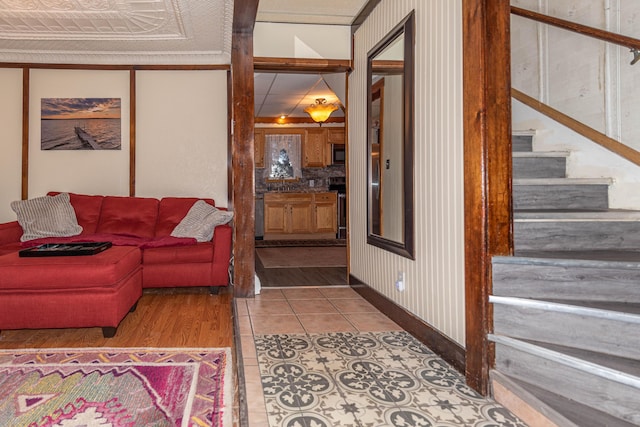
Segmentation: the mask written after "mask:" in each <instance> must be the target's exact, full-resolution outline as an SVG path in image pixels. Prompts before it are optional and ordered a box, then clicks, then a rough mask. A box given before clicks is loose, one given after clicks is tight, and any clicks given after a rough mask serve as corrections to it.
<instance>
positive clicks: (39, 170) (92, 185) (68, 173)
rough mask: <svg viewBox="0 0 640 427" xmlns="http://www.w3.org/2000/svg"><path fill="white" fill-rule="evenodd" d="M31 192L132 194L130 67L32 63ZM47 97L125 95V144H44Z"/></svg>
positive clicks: (110, 96) (30, 110)
mask: <svg viewBox="0 0 640 427" xmlns="http://www.w3.org/2000/svg"><path fill="white" fill-rule="evenodd" d="M30 75H31V77H30V79H31V80H30V93H29V197H30V198H32V197H38V196H43V195H45V194H46V193H47V192H48V191H51V190H55V191H69V192H76V193H89V194H113V195H127V194H129V104H130V102H129V72H128V71H102V70H45V69H32V70H31V74H30ZM42 98H121V138H122V149H121V150H41V149H40V109H41V99H42Z"/></svg>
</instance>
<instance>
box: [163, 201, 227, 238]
mask: <svg viewBox="0 0 640 427" xmlns="http://www.w3.org/2000/svg"><path fill="white" fill-rule="evenodd" d="M198 200H204V201H205V202H207V203H208V204H210V205H211V206H215V203H214V201H213V199H198V198H194V197H164V198H163V199H162V200H160V207H159V209H158V221H157V223H156V237H163V236H169V235H171V232H172V231H173V229H174V228H176V225H178V224H179V223H180V221H182V219H183V218H184V217H185V216H186V215H187V212H189V209H191V206H193V204H194V203H195V202H197V201H198Z"/></svg>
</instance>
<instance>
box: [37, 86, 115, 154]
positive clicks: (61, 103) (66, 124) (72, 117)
mask: <svg viewBox="0 0 640 427" xmlns="http://www.w3.org/2000/svg"><path fill="white" fill-rule="evenodd" d="M120 123H121V99H120V98H41V108H40V125H41V127H40V130H41V132H40V149H41V150H120V149H121V148H122V136H121V125H120Z"/></svg>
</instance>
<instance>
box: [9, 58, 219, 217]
mask: <svg viewBox="0 0 640 427" xmlns="http://www.w3.org/2000/svg"><path fill="white" fill-rule="evenodd" d="M136 75H137V94H136V102H137V112H136V113H137V123H136V137H137V139H136V177H135V178H136V195H137V196H148V197H161V196H201V197H212V198H214V199H215V200H216V203H217V204H218V205H220V206H228V200H227V176H228V175H227V170H228V166H227V159H228V145H227V144H228V143H227V141H228V136H227V117H228V115H227V114H228V113H227V72H226V71H148V72H147V71H144V72H143V71H140V72H137V73H136ZM30 76H31V85H30V91H31V93H30V101H29V109H30V114H29V115H30V117H29V120H30V123H29V188H28V191H29V197H37V196H41V195H44V194H46V193H47V192H48V191H51V190H58V191H70V192H78V193H85V194H108V195H128V194H129V147H130V144H129V105H130V99H129V71H118V70H116V71H114V70H46V69H32V70H31V74H30ZM0 93H2V97H3V103H2V105H1V106H0V114H1V116H0V117H2V118H3V119H2V126H0V150H2V151H1V153H2V154H1V155H0V178H2V180H1V181H0V205H1V206H0V222H6V221H13V220H15V214H14V213H13V211H11V209H10V207H9V203H10V202H11V201H12V200H17V199H20V193H21V165H22V152H21V138H22V119H21V117H22V114H21V113H22V69H2V68H0ZM43 97H45V98H59V97H63V98H67V97H87V98H90V97H119V98H121V99H122V126H121V127H122V149H121V150H109V151H107V150H100V151H92V150H79V151H67V150H64V151H63V150H59V151H51V150H49V151H42V150H40V99H41V98H43Z"/></svg>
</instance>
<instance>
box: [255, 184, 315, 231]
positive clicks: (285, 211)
mask: <svg viewBox="0 0 640 427" xmlns="http://www.w3.org/2000/svg"><path fill="white" fill-rule="evenodd" d="M312 204H313V195H312V194H307V193H266V194H265V195H264V234H265V239H266V238H267V236H268V235H269V234H300V233H311V232H312V231H313V218H312Z"/></svg>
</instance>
